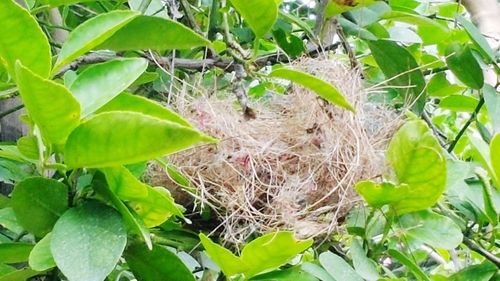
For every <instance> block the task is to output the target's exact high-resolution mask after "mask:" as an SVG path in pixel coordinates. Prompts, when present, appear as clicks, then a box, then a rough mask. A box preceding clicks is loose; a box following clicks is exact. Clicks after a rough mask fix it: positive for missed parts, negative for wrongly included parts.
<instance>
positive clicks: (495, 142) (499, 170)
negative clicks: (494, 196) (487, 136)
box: [490, 133, 500, 190]
mask: <svg viewBox="0 0 500 281" xmlns="http://www.w3.org/2000/svg"><path fill="white" fill-rule="evenodd" d="M490 157H491V166H492V168H493V173H494V174H493V177H494V178H495V183H496V188H497V189H498V190H500V133H498V134H496V135H495V137H494V138H493V139H492V140H491V144H490Z"/></svg>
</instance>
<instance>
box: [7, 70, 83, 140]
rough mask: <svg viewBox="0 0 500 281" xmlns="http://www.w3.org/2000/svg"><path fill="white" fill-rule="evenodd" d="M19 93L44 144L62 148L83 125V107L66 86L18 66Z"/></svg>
mask: <svg viewBox="0 0 500 281" xmlns="http://www.w3.org/2000/svg"><path fill="white" fill-rule="evenodd" d="M16 73H17V78H18V84H19V85H18V86H19V93H20V94H21V98H22V100H23V102H24V105H25V106H26V109H27V110H28V113H29V115H30V117H31V118H32V119H33V121H34V122H35V124H36V125H37V126H38V128H39V129H40V132H41V134H42V137H43V139H44V141H47V142H49V143H51V144H55V145H62V144H64V142H65V141H66V139H67V137H68V135H69V133H70V132H71V131H72V130H73V129H74V128H76V126H78V124H79V122H80V105H79V104H78V101H76V99H75V98H74V97H73V96H72V95H71V93H70V92H69V91H68V89H66V88H65V87H64V86H62V85H60V84H57V83H55V82H53V81H50V80H46V79H44V78H42V77H40V76H38V75H36V74H35V73H33V72H31V70H29V69H27V68H26V67H24V66H22V65H21V64H19V63H18V64H16Z"/></svg>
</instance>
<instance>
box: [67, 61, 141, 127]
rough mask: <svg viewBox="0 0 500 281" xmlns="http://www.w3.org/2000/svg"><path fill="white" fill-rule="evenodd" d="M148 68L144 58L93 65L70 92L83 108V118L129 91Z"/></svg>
mask: <svg viewBox="0 0 500 281" xmlns="http://www.w3.org/2000/svg"><path fill="white" fill-rule="evenodd" d="M147 67H148V62H147V60H145V59H142V58H125V59H117V60H112V61H108V62H104V63H100V64H95V65H92V66H91V67H89V68H87V69H85V70H84V71H83V72H82V73H81V74H80V75H78V77H77V78H76V80H75V81H74V82H73V83H72V84H71V87H70V91H71V92H72V93H73V95H74V96H75V98H76V99H77V100H78V101H79V102H80V105H81V106H82V118H83V117H87V116H88V115H90V114H92V113H94V112H95V111H96V110H98V109H99V108H100V107H101V106H103V105H105V104H106V103H107V102H109V101H110V100H112V99H113V98H114V97H116V96H117V95H119V94H120V93H121V92H123V91H124V90H125V89H127V88H128V87H129V86H130V85H131V84H132V83H133V82H134V81H135V80H137V78H139V76H141V74H142V73H143V72H144V71H145V70H146V68H147Z"/></svg>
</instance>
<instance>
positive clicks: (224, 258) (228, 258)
mask: <svg viewBox="0 0 500 281" xmlns="http://www.w3.org/2000/svg"><path fill="white" fill-rule="evenodd" d="M199 237H200V241H201V244H202V245H203V247H204V248H205V251H206V252H207V254H208V256H209V257H210V258H211V259H212V260H213V261H214V262H215V263H216V264H217V265H218V266H219V267H220V269H221V270H222V272H224V274H225V275H226V276H228V277H231V276H234V275H236V274H238V273H242V272H245V271H246V270H248V266H247V265H246V264H245V263H244V262H243V261H242V260H241V259H240V258H239V257H237V256H235V255H234V254H233V253H232V252H231V251H229V250H228V249H226V248H224V247H222V246H220V245H219V244H217V243H214V242H213V241H212V240H210V238H208V237H207V236H206V235H205V234H203V233H200V235H199Z"/></svg>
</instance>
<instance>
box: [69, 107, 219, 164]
mask: <svg viewBox="0 0 500 281" xmlns="http://www.w3.org/2000/svg"><path fill="white" fill-rule="evenodd" d="M118 128H119V129H118ZM200 141H206V142H214V141H215V140H214V139H212V138H210V137H208V136H205V135H203V134H201V133H200V132H198V131H195V130H194V129H191V128H187V127H183V126H180V125H179V124H176V123H173V122H170V121H165V120H160V119H158V118H154V117H151V116H147V115H143V114H140V113H135V112H122V111H114V112H105V113H100V114H98V115H95V116H94V117H92V118H90V119H88V120H87V121H85V122H83V123H82V124H81V125H80V126H78V127H77V128H76V129H75V130H74V131H73V132H72V133H71V135H70V136H69V138H68V141H67V143H66V147H65V161H66V164H67V165H68V166H69V167H72V168H76V167H89V168H90V167H100V168H102V167H110V166H117V165H122V164H132V163H137V162H141V161H146V160H150V159H153V158H156V157H160V156H164V155H165V154H169V153H173V152H176V151H179V150H182V149H185V148H188V147H189V146H191V145H194V144H196V143H198V142H200Z"/></svg>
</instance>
